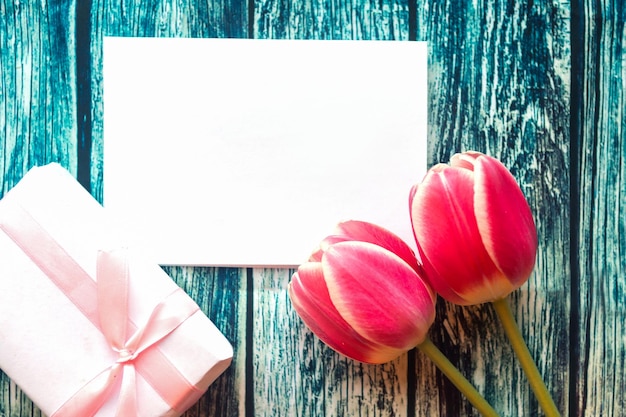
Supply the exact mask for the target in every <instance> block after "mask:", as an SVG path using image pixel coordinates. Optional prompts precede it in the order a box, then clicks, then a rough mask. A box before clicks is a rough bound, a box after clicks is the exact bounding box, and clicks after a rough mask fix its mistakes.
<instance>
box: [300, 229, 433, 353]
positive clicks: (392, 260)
mask: <svg viewBox="0 0 626 417" xmlns="http://www.w3.org/2000/svg"><path fill="white" fill-rule="evenodd" d="M289 297H290V298H291V301H292V304H293V306H294V308H295V310H296V312H297V313H298V315H299V316H300V317H301V318H302V320H303V321H304V323H305V324H306V325H307V326H308V327H309V328H310V329H311V330H312V331H313V333H315V334H316V335H317V336H318V337H319V338H320V339H321V340H322V341H323V342H324V343H326V344H327V345H328V346H330V347H331V348H332V349H334V350H335V351H337V352H339V353H341V354H344V355H346V356H348V357H350V358H352V359H356V360H358V361H361V362H366V363H383V362H388V361H390V360H392V359H395V358H396V357H398V356H399V355H401V354H402V353H404V352H406V351H408V350H409V349H411V348H413V347H415V346H416V345H418V344H419V343H421V342H422V341H424V339H425V338H426V334H427V332H428V329H429V328H430V325H431V324H432V322H433V321H434V318H435V301H436V296H435V294H434V293H433V292H432V290H431V289H430V288H429V287H428V285H427V284H426V283H425V282H424V281H423V280H422V279H421V278H420V276H419V274H418V269H417V262H416V259H415V256H414V254H413V252H412V250H411V249H410V248H409V247H408V246H407V245H406V243H405V242H403V241H402V240H401V239H400V238H399V237H397V236H395V235H394V234H392V233H391V232H389V231H387V230H385V229H383V228H381V227H378V226H376V225H373V224H370V223H365V222H357V221H349V222H345V223H341V224H340V225H339V226H338V228H337V230H336V234H335V235H332V236H329V237H328V238H326V239H325V240H324V241H323V242H322V244H321V245H320V248H319V250H317V251H316V252H314V253H313V255H311V258H310V260H309V262H307V263H305V264H303V265H301V266H300V267H299V268H298V271H297V272H296V273H295V274H294V275H293V277H292V280H291V282H290V284H289Z"/></svg>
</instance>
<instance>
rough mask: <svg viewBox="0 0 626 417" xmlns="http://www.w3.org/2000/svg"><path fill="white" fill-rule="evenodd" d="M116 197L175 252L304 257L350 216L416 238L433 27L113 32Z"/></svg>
mask: <svg viewBox="0 0 626 417" xmlns="http://www.w3.org/2000/svg"><path fill="white" fill-rule="evenodd" d="M103 77H104V80H103V82H104V93H103V94H104V205H105V207H106V208H107V209H108V210H109V211H110V212H111V214H113V215H115V216H116V217H118V219H119V220H120V221H121V222H122V224H126V225H127V226H128V230H129V233H130V232H132V233H131V234H132V236H133V238H132V239H133V240H134V242H133V243H135V244H137V245H140V246H142V247H144V248H145V249H146V250H147V251H149V252H151V253H152V254H153V255H154V256H155V257H156V261H157V262H159V263H161V264H178V265H219V266H291V267H293V266H297V265H299V264H300V263H302V262H305V261H306V260H307V258H308V256H309V254H310V253H311V252H312V251H313V250H314V249H315V248H316V247H317V246H318V244H319V242H320V240H321V239H323V238H324V237H325V236H327V235H328V234H329V233H331V232H332V230H333V228H334V226H335V225H336V224H337V223H338V222H339V221H343V220H348V219H358V220H365V221H370V222H374V223H377V224H379V225H381V226H383V227H386V228H388V229H389V230H391V231H392V232H394V233H396V234H398V235H399V236H400V237H402V238H403V239H405V240H406V241H407V243H409V244H410V245H411V246H412V247H414V246H415V244H414V242H413V233H412V230H411V224H410V219H409V211H408V195H409V191H410V188H411V186H412V185H413V184H414V183H416V182H418V181H420V180H421V179H422V177H423V175H424V173H425V171H426V136H427V130H426V121H427V110H426V103H427V47H426V44H425V43H422V42H391V41H305V40H297V41H293V40H242V39H165V38H161V39H156V38H105V40H104V71H103Z"/></svg>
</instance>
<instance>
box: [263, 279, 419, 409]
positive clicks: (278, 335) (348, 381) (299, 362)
mask: <svg viewBox="0 0 626 417" xmlns="http://www.w3.org/2000/svg"><path fill="white" fill-rule="evenodd" d="M292 273H293V271H289V270H286V269H254V271H253V280H254V303H253V311H254V321H253V323H252V329H253V334H254V337H253V346H252V352H251V354H252V355H253V369H254V373H253V377H254V395H253V398H254V407H253V408H254V415H255V416H268V417H270V416H279V415H281V416H283V415H284V416H303V417H317V416H404V415H406V410H407V379H406V376H407V357H406V355H404V356H402V357H400V358H398V359H396V360H394V361H392V362H389V363H387V364H384V365H381V366H373V365H366V364H361V363H358V362H355V361H352V360H349V359H347V358H345V357H343V356H341V355H338V354H337V353H335V352H334V351H332V350H331V349H330V348H328V347H327V346H325V345H324V344H323V343H322V342H321V341H320V340H319V339H318V338H317V337H315V336H314V335H313V334H312V333H311V332H310V331H308V330H307V329H306V327H305V326H304V324H303V323H302V321H301V320H300V318H299V317H298V316H297V315H296V313H295V311H294V309H293V307H292V305H291V302H290V301H289V297H288V295H287V284H288V282H289V279H290V277H291V274H292Z"/></svg>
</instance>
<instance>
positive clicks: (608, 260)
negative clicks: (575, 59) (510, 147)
mask: <svg viewBox="0 0 626 417" xmlns="http://www.w3.org/2000/svg"><path fill="white" fill-rule="evenodd" d="M580 4H581V8H580V9H578V10H577V11H578V13H579V14H577V16H576V17H575V18H576V19H577V20H578V21H577V25H578V26H577V28H578V29H579V30H580V33H581V34H582V36H581V38H580V39H577V41H580V42H582V44H581V45H580V47H581V48H580V49H581V55H580V56H579V59H580V63H579V64H580V65H581V67H582V68H584V71H583V72H582V73H581V74H580V80H579V87H580V89H579V90H578V91H576V93H577V95H576V97H575V99H576V104H577V106H576V109H575V110H576V112H575V118H576V122H575V127H576V129H577V132H576V133H577V134H580V147H579V158H580V165H579V172H578V185H579V189H580V206H579V211H578V215H579V216H580V219H579V220H580V229H579V241H578V244H579V246H578V249H579V257H578V259H577V262H578V266H579V268H580V282H579V284H578V286H577V288H576V289H577V292H576V294H575V298H574V300H573V301H574V302H575V303H577V311H578V322H577V323H575V324H576V325H577V326H578V329H577V332H576V336H577V340H575V342H576V346H577V350H576V352H575V353H576V354H575V355H574V358H575V359H576V362H575V363H573V366H574V370H573V372H576V381H577V385H576V387H575V389H576V391H575V392H576V400H575V401H574V402H573V405H574V409H573V410H572V415H573V416H589V417H591V416H617V415H623V413H624V409H626V394H625V392H626V376H625V374H624V369H625V368H626V363H625V362H626V280H625V279H624V275H625V274H626V256H625V253H626V218H625V217H624V201H626V171H625V169H626V165H625V164H624V159H625V158H626V142H625V137H624V128H625V127H626V115H625V113H624V109H625V108H626V88H625V87H626V86H625V84H624V83H625V80H626V66H625V62H626V52H624V47H625V46H626V43H625V41H626V31H625V28H624V24H625V21H626V8H624V5H623V4H622V2H615V1H597V2H592V1H581V2H580Z"/></svg>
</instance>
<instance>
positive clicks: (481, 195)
mask: <svg viewBox="0 0 626 417" xmlns="http://www.w3.org/2000/svg"><path fill="white" fill-rule="evenodd" d="M474 172H475V197H474V201H475V212H476V219H477V222H478V229H479V231H480V234H481V236H482V240H483V243H484V245H485V248H486V250H487V252H488V253H489V255H490V256H491V259H493V261H494V263H495V264H496V266H497V267H498V268H499V269H500V270H501V271H502V272H503V274H504V275H506V276H507V278H508V279H509V281H510V282H511V285H512V286H513V287H514V288H517V287H519V286H520V285H522V284H523V283H524V282H525V281H526V280H527V279H528V277H529V276H530V274H531V273H532V270H533V268H534V266H535V257H536V253H537V230H536V228H535V223H534V221H533V217H532V212H531V210H530V207H529V205H528V202H527V201H526V198H525V197H524V194H523V193H522V190H521V189H520V187H519V185H518V184H517V182H516V181H515V178H514V177H513V175H512V174H511V173H510V172H509V170H508V169H507V168H506V167H505V166H504V165H503V164H502V163H501V162H500V161H498V160H497V159H495V158H492V157H489V156H486V155H483V156H481V157H479V158H478V159H477V160H476V163H475V171H474ZM504 295H506V294H504Z"/></svg>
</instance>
